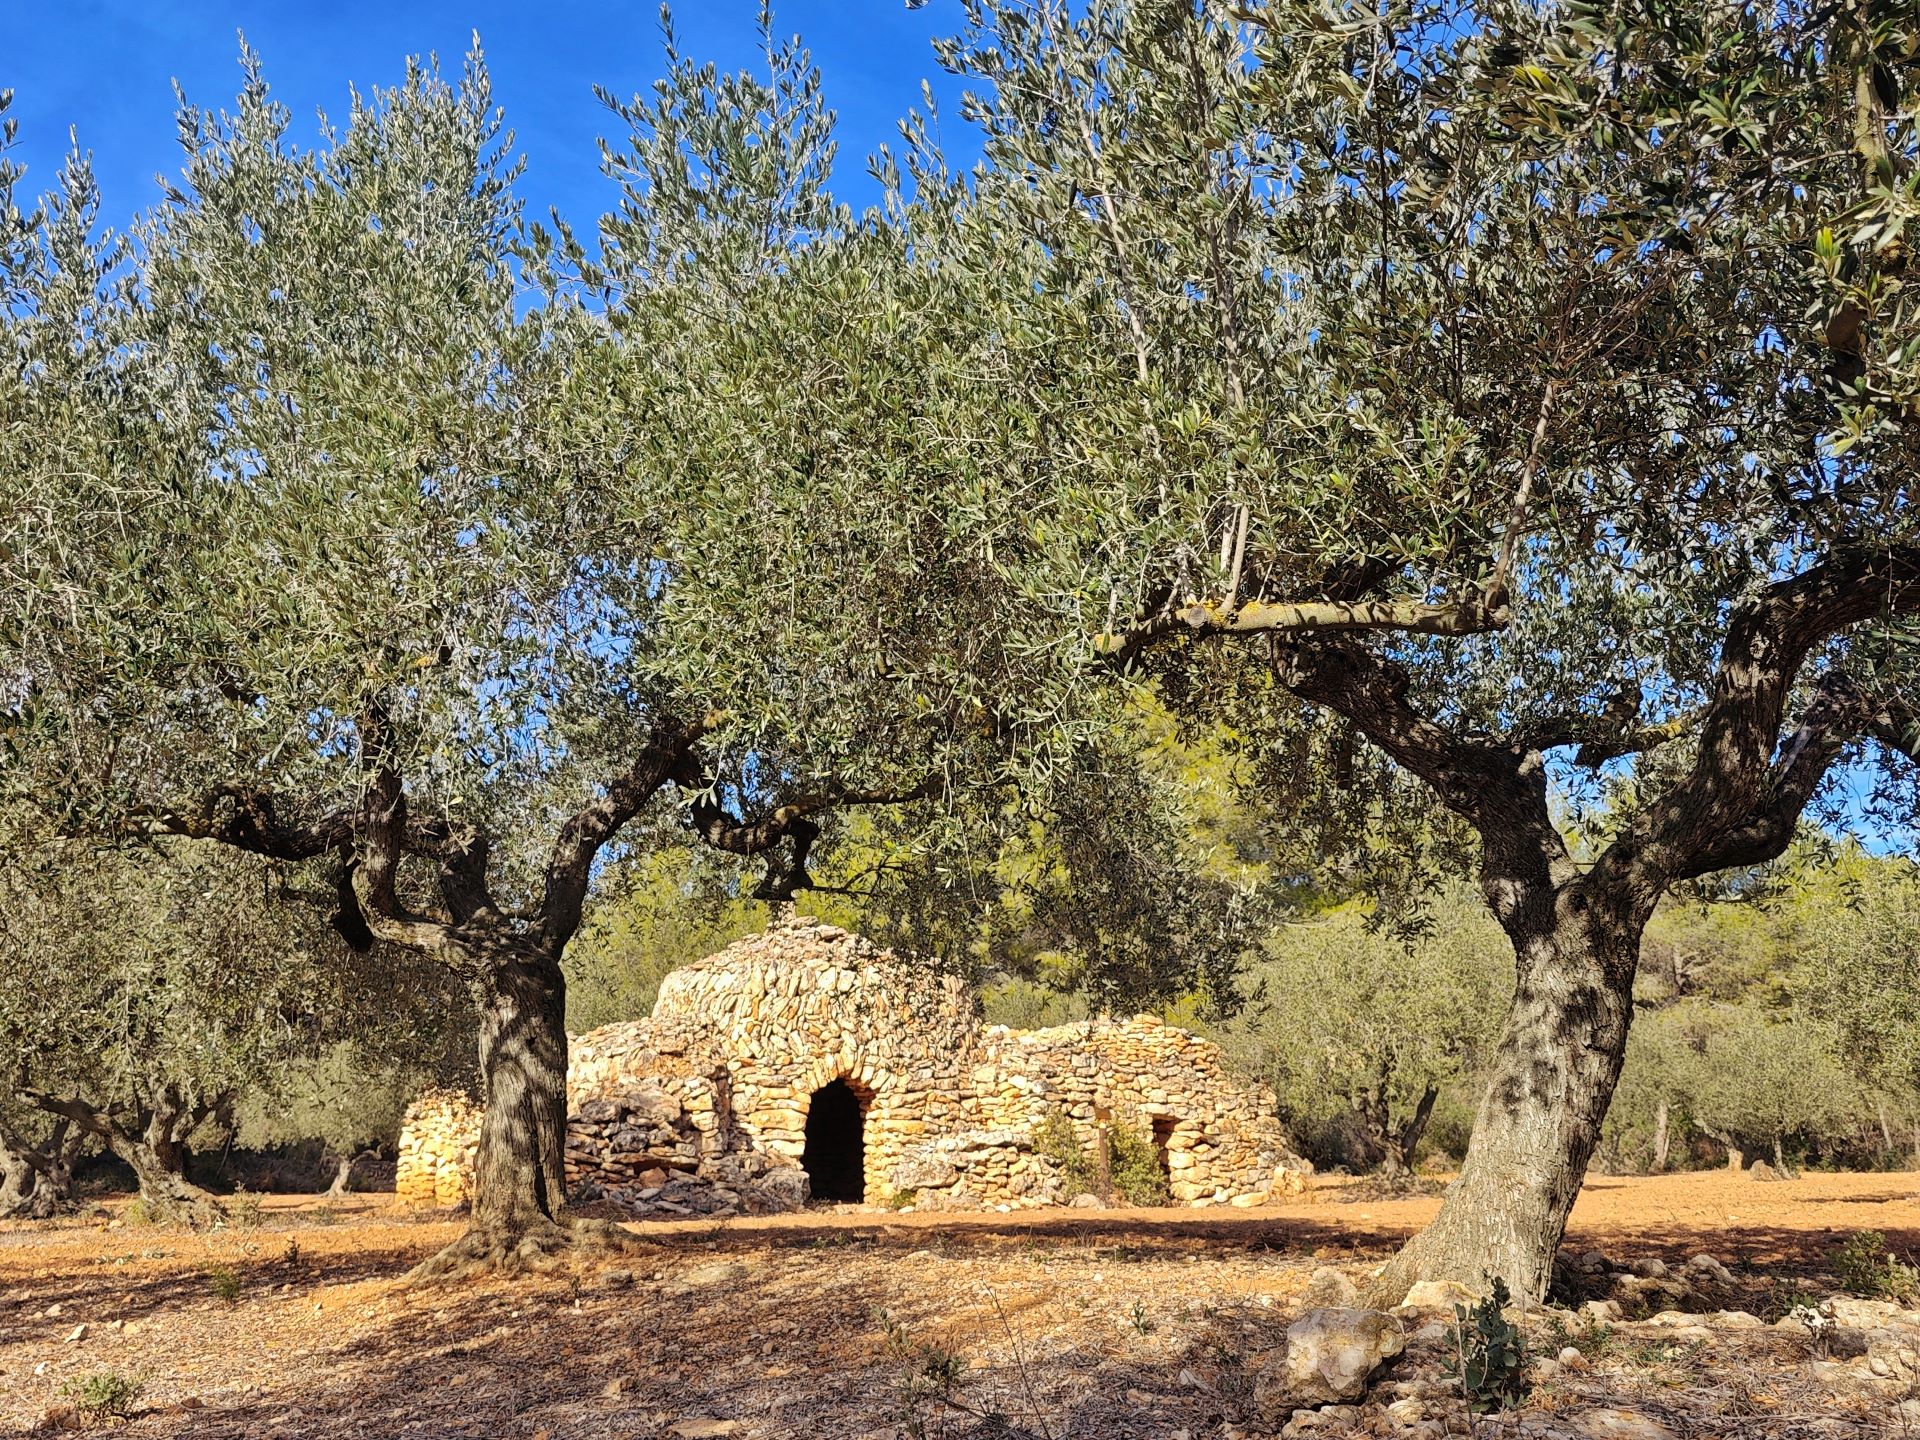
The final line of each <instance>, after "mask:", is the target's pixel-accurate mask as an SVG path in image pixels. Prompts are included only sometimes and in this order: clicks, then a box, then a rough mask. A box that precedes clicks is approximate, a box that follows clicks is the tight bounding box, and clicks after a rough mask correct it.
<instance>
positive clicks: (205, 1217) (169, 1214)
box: [117, 1150, 227, 1230]
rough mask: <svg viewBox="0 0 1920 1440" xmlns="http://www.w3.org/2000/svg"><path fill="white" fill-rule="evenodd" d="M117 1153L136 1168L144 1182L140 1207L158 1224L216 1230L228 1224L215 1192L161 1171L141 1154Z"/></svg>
mask: <svg viewBox="0 0 1920 1440" xmlns="http://www.w3.org/2000/svg"><path fill="white" fill-rule="evenodd" d="M117 1153H119V1154H120V1156H121V1158H122V1159H124V1160H126V1161H127V1162H128V1163H129V1164H130V1165H132V1166H133V1169H134V1174H135V1177H136V1178H137V1179H138V1180H139V1182H140V1203H141V1204H143V1205H145V1206H146V1207H147V1213H148V1214H149V1215H151V1216H152V1217H153V1219H154V1220H155V1221H156V1222H157V1223H159V1224H162V1225H184V1226H186V1227H187V1228H188V1229H189V1230H212V1229H214V1228H216V1227H217V1226H219V1225H222V1224H224V1223H225V1222H226V1218H227V1211H226V1207H225V1206H224V1205H222V1204H221V1203H220V1201H219V1199H218V1197H216V1196H215V1195H214V1194H213V1193H212V1192H211V1191H207V1190H202V1189H201V1188H200V1187H199V1186H198V1185H196V1184H194V1183H193V1182H192V1181H191V1180H189V1179H187V1178H186V1177H185V1176H183V1175H176V1174H174V1173H173V1172H172V1171H171V1170H163V1169H160V1168H159V1167H157V1166H156V1165H154V1163H153V1162H152V1160H151V1159H150V1158H148V1157H147V1156H144V1155H140V1154H139V1153H138V1152H131V1153H130V1152H128V1151H125V1150H121V1151H117Z"/></svg>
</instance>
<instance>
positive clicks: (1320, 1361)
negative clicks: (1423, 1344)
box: [1254, 1307, 1407, 1416]
mask: <svg viewBox="0 0 1920 1440" xmlns="http://www.w3.org/2000/svg"><path fill="white" fill-rule="evenodd" d="M1406 1344H1407V1334H1406V1327H1405V1326H1404V1325H1402V1324H1401V1323H1400V1321H1399V1320H1398V1319H1396V1318H1395V1317H1394V1316H1392V1315H1385V1314H1382V1313H1381V1312H1380V1311H1378V1310H1352V1309H1345V1308H1337V1307H1327V1308H1323V1309H1319V1310H1309V1311H1308V1312H1307V1313H1306V1314H1305V1315H1302V1316H1301V1317H1300V1318H1299V1319H1298V1320H1296V1321H1294V1322H1293V1324H1291V1325H1289V1326H1288V1327H1287V1344H1286V1349H1285V1350H1284V1351H1280V1352H1277V1353H1276V1355H1275V1356H1274V1357H1272V1358H1271V1359H1270V1360H1269V1361H1268V1363H1267V1364H1266V1365H1265V1366H1263V1367H1262V1369H1261V1371H1260V1373H1259V1374H1258V1376H1257V1377H1256V1378H1255V1382H1254V1404H1255V1405H1256V1406H1257V1407H1258V1408H1259V1410H1260V1411H1261V1413H1263V1414H1266V1415H1270V1416H1277V1415H1279V1414H1282V1413H1285V1412H1286V1411H1289V1410H1291V1409H1293V1408H1294V1407H1296V1406H1298V1405H1300V1404H1301V1403H1302V1402H1305V1403H1307V1404H1318V1405H1325V1404H1329V1403H1332V1402H1335V1401H1340V1400H1352V1399H1355V1398H1357V1397H1358V1396H1360V1395H1363V1394H1365V1393H1366V1388H1367V1379H1368V1377H1369V1376H1371V1375H1372V1374H1373V1372H1374V1371H1375V1370H1377V1369H1379V1367H1380V1365H1381V1364H1382V1363H1383V1362H1384V1361H1387V1360H1389V1359H1391V1358H1392V1357H1393V1356H1395V1355H1398V1354H1399V1353H1400V1352H1401V1351H1402V1350H1404V1349H1405V1348H1406Z"/></svg>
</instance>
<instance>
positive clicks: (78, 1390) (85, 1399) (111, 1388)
mask: <svg viewBox="0 0 1920 1440" xmlns="http://www.w3.org/2000/svg"><path fill="white" fill-rule="evenodd" d="M146 1388H147V1386H146V1382H145V1381H144V1380H141V1379H139V1378H137V1377H135V1376H132V1375H122V1374H120V1373H118V1372H117V1371H113V1370H101V1371H97V1372H96V1373H94V1374H92V1375H85V1376H82V1377H81V1378H79V1379H77V1380H69V1381H67V1382H66V1383H65V1384H64V1385H62V1386H61V1387H60V1393H61V1394H62V1395H64V1396H66V1398H67V1399H68V1400H70V1401H72V1402H73V1408H74V1409H76V1410H78V1411H79V1412H80V1414H81V1415H82V1416H84V1417H85V1418H86V1419H88V1420H91V1421H93V1422H95V1423H96V1424H97V1423H99V1422H101V1421H106V1420H125V1419H127V1418H128V1417H130V1416H131V1415H132V1414H133V1407H134V1405H135V1404H136V1403H137V1402H138V1401H139V1399H140V1393H141V1392H142V1391H143V1390H145V1389H146Z"/></svg>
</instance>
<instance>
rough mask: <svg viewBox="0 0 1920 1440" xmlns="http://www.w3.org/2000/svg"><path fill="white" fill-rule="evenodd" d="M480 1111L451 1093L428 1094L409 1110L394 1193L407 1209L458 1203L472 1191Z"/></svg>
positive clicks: (469, 1100)
mask: <svg viewBox="0 0 1920 1440" xmlns="http://www.w3.org/2000/svg"><path fill="white" fill-rule="evenodd" d="M479 1148H480V1108H479V1107H478V1106H477V1105H475V1104H474V1103H473V1101H472V1100H471V1099H469V1098H468V1097H467V1096H465V1095H462V1094H460V1093H458V1092H457V1091H452V1090H429V1091H428V1092H426V1093H425V1094H424V1095H421V1096H420V1097H419V1098H418V1099H416V1100H415V1101H414V1102H413V1103H412V1104H411V1105H409V1106H408V1107H407V1113H406V1115H405V1117H404V1118H403V1119H402V1120H401V1122H400V1151H399V1157H398V1160H397V1161H396V1163H395V1165H394V1174H393V1192H394V1194H395V1195H397V1196H398V1197H399V1199H400V1202H401V1203H402V1204H405V1205H418V1206H421V1207H423V1208H429V1209H431V1208H435V1207H439V1206H447V1205H458V1204H460V1203H461V1202H462V1201H464V1200H465V1199H466V1198H467V1196H468V1194H469V1192H470V1191H471V1190H472V1187H473V1157H474V1154H475V1152H476V1151H477V1150H478V1149H479Z"/></svg>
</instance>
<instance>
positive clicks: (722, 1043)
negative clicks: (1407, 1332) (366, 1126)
mask: <svg viewBox="0 0 1920 1440" xmlns="http://www.w3.org/2000/svg"><path fill="white" fill-rule="evenodd" d="M834 1082H840V1083H842V1084H844V1085H845V1087H846V1089H847V1091H849V1092H851V1097H852V1098H851V1099H849V1098H848V1096H847V1095H846V1094H844V1093H842V1094H841V1095H840V1104H841V1106H842V1107H843V1108H844V1110H845V1113H846V1114H847V1115H849V1116H851V1114H852V1107H853V1106H854V1104H855V1103H857V1106H858V1116H857V1126H856V1127H855V1128H856V1130H857V1133H856V1134H846V1135H836V1136H835V1137H834V1138H833V1143H835V1144H837V1145H839V1146H840V1147H841V1149H842V1151H843V1152H844V1158H845V1159H846V1163H847V1164H848V1165H849V1166H851V1165H852V1163H853V1162H852V1159H851V1155H852V1153H853V1148H854V1147H858V1149H859V1153H860V1165H859V1168H858V1171H857V1172H856V1171H853V1170H851V1169H850V1170H849V1172H848V1173H849V1174H850V1175H851V1176H852V1179H853V1182H854V1187H855V1188H857V1189H859V1190H860V1191H861V1192H862V1195H863V1198H865V1199H866V1200H868V1201H870V1202H881V1203H884V1202H890V1201H894V1200H897V1199H900V1198H903V1197H905V1196H906V1195H907V1194H908V1192H911V1195H912V1199H913V1201H914V1203H918V1204H925V1205H931V1206H944V1207H960V1206H1001V1205H1005V1206H1028V1205H1042V1204H1057V1203H1061V1202H1062V1201H1064V1200H1068V1199H1071V1198H1072V1197H1071V1196H1068V1195H1066V1194H1064V1193H1063V1187H1062V1183H1061V1180H1060V1176H1059V1174H1058V1167H1057V1166H1056V1165H1055V1164H1054V1163H1053V1162H1052V1161H1051V1160H1049V1159H1047V1158H1046V1157H1045V1156H1043V1155H1040V1154H1038V1153H1036V1151H1035V1149H1034V1134H1035V1131H1036V1130H1037V1129H1038V1128H1039V1127H1040V1126H1041V1125H1042V1124H1043V1123H1044V1122H1045V1120H1046V1119H1047V1117H1048V1116H1049V1115H1050V1114H1052V1113H1055V1112H1059V1113H1062V1114H1064V1115H1066V1116H1067V1117H1068V1118H1069V1119H1070V1120H1071V1121H1072V1122H1073V1123H1074V1126H1075V1128H1076V1131H1077V1132H1078V1133H1079V1134H1080V1136H1081V1138H1082V1140H1083V1142H1084V1143H1086V1144H1088V1145H1092V1144H1093V1143H1094V1131H1095V1129H1096V1127H1097V1126H1098V1125H1101V1124H1110V1125H1125V1126H1128V1127H1130V1128H1132V1129H1134V1130H1135V1131H1136V1132H1138V1133H1139V1134H1141V1135H1142V1136H1145V1137H1150V1138H1151V1139H1153V1140H1154V1142H1155V1144H1156V1145H1157V1146H1158V1147H1159V1148H1160V1149H1161V1152H1162V1154H1163V1156H1164V1158H1165V1162H1166V1165H1167V1168H1168V1175H1169V1189H1170V1193H1171V1194H1172V1196H1173V1198H1174V1199H1175V1201H1177V1202H1179V1203H1183V1204H1193V1205H1214V1204H1235V1205H1250V1204H1258V1203H1260V1201H1262V1200H1263V1199H1265V1198H1266V1197H1267V1196H1268V1195H1269V1194H1272V1193H1274V1192H1275V1190H1276V1189H1279V1190H1288V1189H1297V1188H1298V1187H1299V1185H1300V1183H1301V1178H1302V1177H1303V1176H1304V1175H1305V1174H1306V1173H1307V1172H1308V1170H1309V1169H1310V1167H1308V1166H1307V1165H1306V1164H1305V1162H1303V1161H1300V1160H1298V1159H1296V1158H1295V1157H1294V1156H1293V1154H1292V1153H1291V1151H1290V1149H1289V1148H1288V1146H1287V1144H1286V1137H1285V1135H1284V1134H1283V1133H1282V1131H1281V1129H1280V1124H1279V1120H1278V1118H1277V1116H1276V1113H1275V1104H1274V1097H1273V1095H1272V1094H1271V1092H1269V1091H1267V1090H1266V1089H1265V1088H1264V1087H1261V1086H1257V1085H1249V1084H1246V1083H1243V1082H1242V1081H1240V1080H1238V1079H1236V1078H1235V1077H1233V1076H1231V1075H1229V1074H1228V1073H1227V1071H1226V1068H1225V1065H1224V1063H1223V1060H1222V1057H1221V1054H1220V1051H1219V1049H1218V1047H1216V1046H1214V1045H1213V1044H1211V1043H1210V1042H1208V1041H1206V1040H1203V1039H1201V1038H1200V1037H1199V1036H1197V1035H1194V1034H1192V1033H1191V1032H1189V1031H1186V1030H1182V1029H1179V1028H1178V1027H1176V1026H1171V1025H1165V1024H1163V1023H1161V1022H1160V1021H1159V1020H1158V1019H1156V1018H1155V1017H1153V1016H1150V1015H1140V1016H1135V1017H1134V1018H1132V1019H1131V1020H1106V1019H1103V1020H1091V1021H1083V1022H1080V1023H1078V1024H1073V1025H1062V1026H1057V1027H1055V1028H1053V1029H1049V1030H1037V1031H1030V1032H1020V1031H1013V1030H1008V1029H1007V1028H1005V1027H1004V1026H994V1027H991V1028H983V1027H982V1026H981V1025H980V1023H979V1017H978V1012H977V1009H976V1005H975V1002H974V999H973V997H972V995H971V993H970V992H969V991H968V990H967V988H966V986H965V985H964V984H963V983H962V982H961V981H960V980H958V979H957V978H955V977H952V976H943V975H940V974H938V973H935V972H932V971H930V970H928V969H927V968H926V967H924V966H921V965H917V964H914V963H912V962H909V961H905V960H902V959H901V958H900V957H898V956H896V955H894V954H893V952H891V951H888V950H885V949H882V948H881V947H879V946H876V945H873V944H872V943H870V942H869V941H866V940H864V939H862V938H861V937H859V936H857V935H852V934H849V933H848V932H847V931H845V930H841V929H839V928H837V927H835V926H831V925H819V924H816V923H814V922H812V921H809V920H794V919H787V920H784V921H781V922H777V923H776V924H774V925H772V926H770V927H769V928H768V929H767V930H766V931H765V932H763V933H762V934H760V935H755V936H750V937H748V938H747V939H744V940H741V941H739V942H737V943H735V944H733V945H730V946H728V947H727V948H726V949H725V950H722V951H720V952H719V953H718V954H716V955H712V956H709V957H708V958H707V959H705V960H702V961H700V962H698V963H697V964H694V965H689V966H686V967H684V968H682V969H680V970H676V971H674V972H673V973H672V974H670V975H668V976H667V978H666V979H665V980H664V981H663V982H662V983H661V987H660V998H659V1001H658V1003H657V1004H656V1005H655V1007H654V1013H653V1015H652V1016H651V1017H650V1018H649V1019H646V1020H633V1021H625V1022H622V1023H620V1024H616V1025H609V1026H606V1027H604V1028H602V1029H600V1030H596V1031H593V1032H592V1033H590V1034H587V1035H583V1036H580V1037H578V1038H576V1039H574V1040H573V1042H572V1054H571V1059H570V1063H569V1066H568V1072H567V1090H568V1101H569V1109H570V1111H571V1114H570V1117H569V1120H568V1127H567V1177H568V1183H569V1185H570V1187H572V1189H573V1192H574V1195H575V1198H576V1199H580V1200H589V1199H597V1200H604V1201H609V1202H612V1203H614V1204H617V1205H619V1206H621V1207H622V1208H625V1209H627V1210H629V1211H631V1212H633V1213H636V1214H648V1213H666V1214H686V1213H700V1214H724V1213H735V1212H737V1211H740V1210H748V1211H760V1210H770V1209H779V1208H784V1207H785V1206H788V1205H791V1204H795V1203H798V1202H799V1201H801V1200H804V1198H805V1196H806V1184H807V1176H806V1172H805V1170H804V1169H803V1168H802V1166H803V1164H805V1163H808V1149H807V1147H808V1143H809V1141H808V1126H809V1116H810V1113H811V1112H812V1109H813V1105H814V1101H815V1097H816V1096H817V1095H819V1093H820V1092H821V1091H822V1090H823V1088H825V1087H828V1086H830V1085H833V1084H834ZM833 1093H839V1092H837V1091H833V1092H829V1094H833ZM434 1105H437V1106H439V1107H440V1108H438V1109H436V1108H434V1106H433V1105H428V1104H427V1103H426V1100H425V1099H424V1098H423V1102H422V1103H421V1104H420V1105H417V1106H416V1107H415V1109H414V1110H411V1111H409V1112H408V1131H407V1133H406V1135H405V1136H403V1139H402V1146H401V1168H402V1173H403V1176H404V1175H406V1174H408V1172H409V1170H410V1168H411V1170H412V1171H414V1172H415V1173H416V1174H417V1176H418V1177H419V1178H416V1179H414V1180H413V1181H412V1182H411V1184H403V1188H402V1195H403V1197H405V1196H408V1195H422V1196H431V1199H430V1200H423V1201H420V1202H419V1203H436V1204H445V1203H448V1201H447V1199H446V1198H445V1197H446V1195H447V1193H448V1189H449V1186H450V1185H451V1184H453V1183H455V1180H456V1178H457V1177H459V1176H461V1175H462V1174H465V1175H470V1174H471V1159H470V1147H469V1152H468V1153H469V1158H468V1160H467V1162H466V1167H467V1168H466V1170H465V1171H464V1172H462V1171H461V1170H460V1167H459V1164H458V1163H457V1162H454V1161H450V1160H449V1159H448V1158H447V1157H448V1156H449V1155H450V1154H452V1153H453V1152H455V1151H457V1150H458V1149H459V1147H460V1146H461V1145H462V1144H464V1143H465V1142H464V1140H463V1138H462V1136H463V1135H464V1133H465V1132H462V1131H460V1130H459V1128H458V1126H457V1125H455V1124H454V1123H453V1121H452V1119H451V1118H449V1115H450V1112H448V1111H447V1109H446V1102H445V1100H444V1099H443V1098H442V1099H436V1100H435V1101H434ZM470 1109H471V1107H470V1106H469V1111H470ZM821 1113H822V1116H824V1115H826V1114H827V1113H828V1111H827V1109H826V1108H825V1107H824V1105H823V1109H822V1112H821ZM849 1123H851V1121H849ZM824 1133H825V1121H824V1119H823V1120H822V1121H821V1124H820V1126H818V1127H816V1134H815V1137H814V1139H815V1144H816V1145H820V1146H823V1147H824V1146H825V1145H826V1144H827V1143H828V1142H827V1140H826V1139H824V1138H823V1135H824ZM409 1156H412V1157H414V1158H413V1160H412V1161H411V1162H410V1161H409ZM813 1163H816V1164H818V1163H820V1162H819V1160H818V1157H817V1156H816V1157H815V1159H814V1162H813ZM428 1176H431V1183H430V1184H429V1183H428V1180H427V1178H426V1177H428ZM463 1193H464V1192H463Z"/></svg>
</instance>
